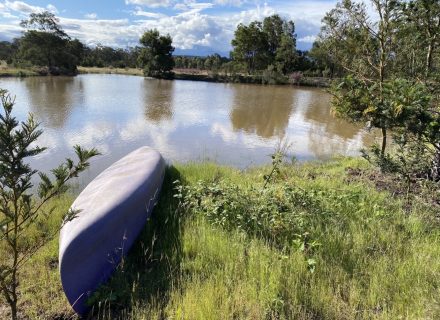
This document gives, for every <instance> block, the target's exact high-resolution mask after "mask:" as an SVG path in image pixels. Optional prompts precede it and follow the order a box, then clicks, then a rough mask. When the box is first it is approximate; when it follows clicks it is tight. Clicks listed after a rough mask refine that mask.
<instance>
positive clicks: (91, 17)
mask: <svg viewBox="0 0 440 320" xmlns="http://www.w3.org/2000/svg"><path fill="white" fill-rule="evenodd" d="M84 18H86V19H96V18H98V15H97V14H96V13H86V14H85V15H84Z"/></svg>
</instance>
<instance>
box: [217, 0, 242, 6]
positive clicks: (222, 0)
mask: <svg viewBox="0 0 440 320" xmlns="http://www.w3.org/2000/svg"><path fill="white" fill-rule="evenodd" d="M247 2H248V1H246V0H215V1H214V3H215V4H219V5H221V6H234V7H241V6H242V5H243V4H245V3H247Z"/></svg>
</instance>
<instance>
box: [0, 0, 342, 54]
mask: <svg viewBox="0 0 440 320" xmlns="http://www.w3.org/2000/svg"><path fill="white" fill-rule="evenodd" d="M125 2H126V4H130V5H135V6H134V7H133V9H132V11H129V12H130V13H131V14H132V16H133V17H138V18H137V20H136V19H113V20H104V19H99V18H98V16H97V14H96V13H87V14H85V15H84V18H83V19H73V18H66V17H60V22H61V26H62V27H63V28H64V29H65V31H66V32H67V33H68V34H69V35H70V36H72V37H74V38H78V39H80V40H81V41H83V42H84V43H86V44H87V45H92V46H93V45H96V44H98V43H100V44H103V45H108V46H114V47H125V46H133V45H138V43H139V38H140V36H141V35H142V34H143V33H144V32H145V31H146V30H149V29H157V30H159V32H161V33H163V34H167V33H168V34H170V35H171V36H172V38H173V45H174V46H175V47H176V48H177V49H181V50H191V49H194V48H198V47H200V46H201V47H206V48H209V50H210V51H211V50H212V51H217V52H221V53H226V52H227V51H229V50H230V49H231V46H230V43H231V39H232V38H233V36H234V31H235V29H236V26H237V25H238V24H239V23H244V24H248V23H250V22H251V21H254V20H262V19H264V18H265V17H267V16H270V15H272V14H275V13H279V14H280V15H282V16H283V17H285V18H288V19H293V20H294V21H295V25H296V33H297V34H298V43H299V45H300V46H301V45H302V46H307V45H308V44H310V43H312V42H313V40H314V37H315V36H316V35H317V34H318V32H319V28H320V20H321V18H322V17H323V16H324V14H325V12H326V11H328V10H330V9H331V8H332V7H333V6H334V2H332V1H330V2H329V1H320V0H311V1H305V0H300V1H295V2H294V3H292V2H273V4H271V5H269V4H267V3H264V4H263V5H255V4H254V3H255V2H254V1H249V0H235V1H234V0H215V1H214V2H213V3H208V2H199V3H197V2H195V1H194V0H185V1H179V2H178V1H176V0H166V1H159V0H126V1H125ZM176 3H178V4H179V5H178V6H175V4H176ZM0 5H1V7H0V8H1V10H0V12H1V13H0V17H1V16H2V15H3V16H5V15H6V16H8V17H9V18H14V16H12V14H14V15H17V16H18V17H15V19H17V20H18V19H19V18H23V17H26V16H27V15H28V14H29V13H31V12H41V11H43V10H44V8H40V7H37V6H32V5H29V4H27V3H25V2H23V1H8V0H6V1H5V2H0ZM214 5H224V6H227V5H230V6H232V5H234V6H239V5H241V6H243V7H242V8H240V9H238V10H235V9H234V10H232V11H229V10H228V11H225V10H221V11H219V12H216V13H212V12H209V13H207V12H205V10H208V9H210V8H212V7H213V6H214ZM141 6H144V7H145V6H148V7H152V8H157V7H165V6H168V7H169V8H170V9H171V10H172V9H173V8H174V9H179V11H174V12H173V11H171V12H170V13H169V14H170V15H165V14H163V13H160V12H157V10H154V9H151V10H143V8H142V7H141ZM47 9H51V10H52V11H55V10H56V8H55V7H54V6H52V5H48V6H47ZM57 11H58V10H57ZM9 23H10V24H9V28H8V26H7V24H6V23H4V25H3V26H1V30H2V31H3V32H2V35H1V36H0V37H1V38H5V37H7V38H9V39H10V38H12V37H14V36H18V33H19V32H16V31H17V29H18V28H17V27H16V26H13V25H12V21H11V22H9Z"/></svg>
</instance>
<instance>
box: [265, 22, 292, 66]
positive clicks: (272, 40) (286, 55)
mask: <svg viewBox="0 0 440 320" xmlns="http://www.w3.org/2000/svg"><path fill="white" fill-rule="evenodd" d="M263 32H264V33H265V34H266V39H267V42H268V49H269V55H270V60H271V63H273V62H274V65H275V66H276V68H277V69H278V71H280V72H282V73H283V74H288V73H290V72H292V71H293V70H294V68H295V64H296V60H297V52H296V35H295V24H294V23H293V21H286V20H283V19H282V18H281V17H280V16H279V15H277V14H276V15H273V16H270V17H267V18H265V19H264V20H263Z"/></svg>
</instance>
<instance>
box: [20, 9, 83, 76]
mask: <svg viewBox="0 0 440 320" xmlns="http://www.w3.org/2000/svg"><path fill="white" fill-rule="evenodd" d="M20 25H21V26H22V27H24V28H26V29H27V31H26V32H25V33H24V35H23V37H22V38H21V39H20V48H19V58H20V59H21V60H25V61H29V62H30V63H32V64H33V65H37V66H47V68H48V69H49V72H51V73H59V72H62V73H75V72H76V66H77V64H78V63H79V61H80V58H81V57H80V55H81V53H80V52H78V49H79V48H80V46H79V41H78V40H74V41H73V43H72V42H71V40H70V37H69V36H68V35H67V34H66V33H65V32H64V31H63V30H62V28H61V27H60V25H59V20H58V18H56V17H55V15H54V14H53V13H51V12H48V11H45V12H41V13H31V14H30V15H29V19H28V20H23V21H22V22H21V24H20Z"/></svg>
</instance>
